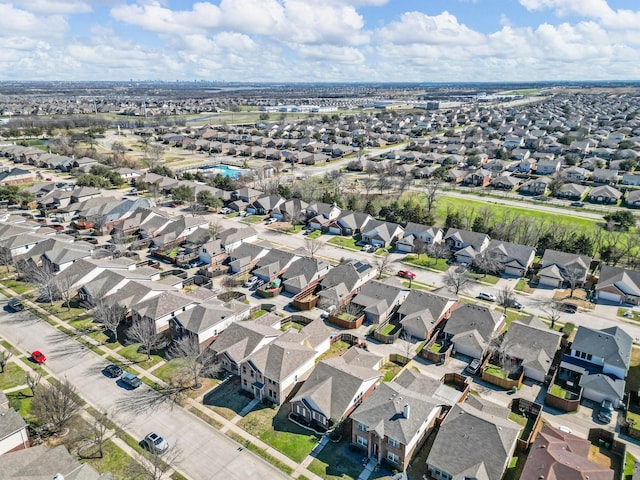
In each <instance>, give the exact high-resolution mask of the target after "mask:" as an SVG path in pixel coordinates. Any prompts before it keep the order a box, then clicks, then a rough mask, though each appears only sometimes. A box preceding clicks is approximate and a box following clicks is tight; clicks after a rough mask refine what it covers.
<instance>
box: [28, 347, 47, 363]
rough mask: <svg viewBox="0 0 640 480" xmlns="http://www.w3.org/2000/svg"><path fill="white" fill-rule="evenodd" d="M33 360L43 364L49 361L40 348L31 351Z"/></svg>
mask: <svg viewBox="0 0 640 480" xmlns="http://www.w3.org/2000/svg"><path fill="white" fill-rule="evenodd" d="M31 360H33V361H34V362H36V363H37V364H41V363H44V362H46V361H47V357H45V355H44V353H42V352H41V351H40V350H34V351H33V352H32V353H31Z"/></svg>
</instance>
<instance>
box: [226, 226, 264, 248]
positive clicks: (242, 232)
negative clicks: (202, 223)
mask: <svg viewBox="0 0 640 480" xmlns="http://www.w3.org/2000/svg"><path fill="white" fill-rule="evenodd" d="M257 234H258V232H257V231H256V229H255V228H253V227H244V228H235V227H234V228H228V229H226V230H223V231H222V232H220V233H219V234H218V239H220V242H221V243H222V245H229V244H232V243H236V242H238V241H241V240H245V239H247V238H250V237H253V236H254V235H257Z"/></svg>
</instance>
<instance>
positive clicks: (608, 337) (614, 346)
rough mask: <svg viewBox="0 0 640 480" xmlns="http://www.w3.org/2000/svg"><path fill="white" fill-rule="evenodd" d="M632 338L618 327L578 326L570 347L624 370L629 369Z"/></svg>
mask: <svg viewBox="0 0 640 480" xmlns="http://www.w3.org/2000/svg"><path fill="white" fill-rule="evenodd" d="M632 347H633V339H632V338H631V336H630V335H629V334H628V333H627V332H625V331H624V330H623V329H622V328H620V327H609V328H605V329H602V330H596V329H593V328H589V327H585V326H582V325H581V326H579V327H578V330H577V331H576V336H575V337H574V339H573V343H572V344H571V348H572V349H573V350H577V351H579V352H586V353H590V354H591V355H593V356H594V357H599V358H602V359H604V363H605V364H607V365H611V366H614V367H617V368H622V369H623V370H624V371H625V372H626V371H627V370H628V369H629V362H630V361H631V349H632Z"/></svg>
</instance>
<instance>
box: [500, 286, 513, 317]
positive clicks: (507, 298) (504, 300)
mask: <svg viewBox="0 0 640 480" xmlns="http://www.w3.org/2000/svg"><path fill="white" fill-rule="evenodd" d="M496 296H497V299H498V305H500V306H502V308H504V313H507V308H509V307H511V306H512V305H513V302H514V301H515V299H516V294H515V292H514V291H513V288H511V287H510V286H509V285H505V286H504V287H502V288H501V289H500V290H498V294H497V295H496Z"/></svg>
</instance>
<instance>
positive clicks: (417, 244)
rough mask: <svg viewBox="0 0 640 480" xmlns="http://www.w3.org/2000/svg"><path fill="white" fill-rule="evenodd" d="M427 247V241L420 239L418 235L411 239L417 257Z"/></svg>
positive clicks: (425, 251)
mask: <svg viewBox="0 0 640 480" xmlns="http://www.w3.org/2000/svg"><path fill="white" fill-rule="evenodd" d="M428 248H429V245H427V243H426V242H425V241H424V240H422V239H421V238H420V237H416V238H415V240H414V241H413V253H415V254H416V255H417V256H418V259H419V258H420V256H421V255H422V254H423V253H427V249H428Z"/></svg>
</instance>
